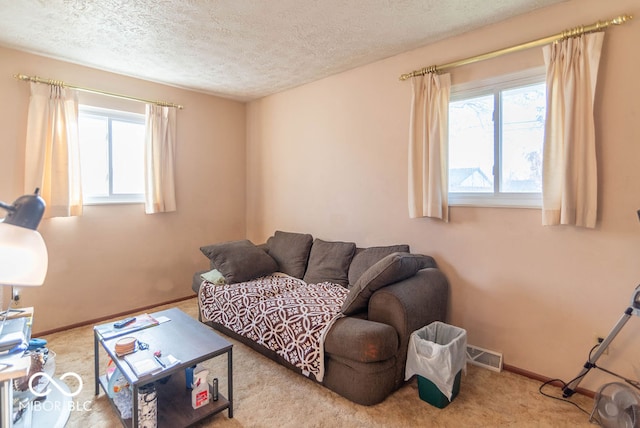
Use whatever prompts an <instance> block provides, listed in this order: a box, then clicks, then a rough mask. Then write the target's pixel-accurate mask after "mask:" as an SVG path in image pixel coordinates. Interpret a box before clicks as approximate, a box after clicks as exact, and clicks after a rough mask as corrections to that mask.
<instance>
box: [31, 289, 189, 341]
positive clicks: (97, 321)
mask: <svg viewBox="0 0 640 428" xmlns="http://www.w3.org/2000/svg"><path fill="white" fill-rule="evenodd" d="M194 297H196V295H195V294H192V295H190V296H185V297H179V298H177V299H173V300H169V301H166V302H160V303H154V304H153V305H148V306H142V307H139V308H136V309H131V310H128V311H125V312H118V313H117V314H112V315H107V316H104V317H100V318H94V319H91V320H87V321H82V322H79V323H76V324H70V325H66V326H62V327H57V328H54V329H51V330H44V331H37V332H35V333H32V334H31V336H32V337H36V336H45V335H47V334H52V333H58V332H60V331H64V330H71V329H72V328H77V327H84V326H86V325H96V324H100V323H101V322H102V321H104V320H108V319H111V318H120V317H124V316H126V315H130V314H134V313H138V312H140V311H146V310H147V309H151V308H155V307H157V306H162V305H170V304H172V303H178V302H183V301H185V300H189V299H193V298H194Z"/></svg>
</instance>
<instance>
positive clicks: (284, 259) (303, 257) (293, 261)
mask: <svg viewBox="0 0 640 428" xmlns="http://www.w3.org/2000/svg"><path fill="white" fill-rule="evenodd" d="M311 244H313V237H312V236H311V235H309V234H304V233H292V232H282V231H280V230H276V233H275V234H274V235H273V236H272V237H270V238H269V239H268V240H267V246H268V247H269V255H270V256H271V257H273V259H274V260H275V261H276V262H277V263H278V270H279V271H280V272H282V273H286V274H287V275H291V276H295V277H296V278H302V277H303V276H304V272H305V270H306V269H307V261H308V260H309V251H311Z"/></svg>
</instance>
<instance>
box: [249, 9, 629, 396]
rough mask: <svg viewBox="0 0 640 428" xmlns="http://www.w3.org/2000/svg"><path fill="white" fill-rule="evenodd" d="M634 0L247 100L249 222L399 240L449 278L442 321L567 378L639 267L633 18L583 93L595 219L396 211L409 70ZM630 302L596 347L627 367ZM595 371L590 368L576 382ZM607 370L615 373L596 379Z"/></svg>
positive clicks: (438, 46) (454, 41)
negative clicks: (547, 222) (606, 344)
mask: <svg viewBox="0 0 640 428" xmlns="http://www.w3.org/2000/svg"><path fill="white" fill-rule="evenodd" d="M637 6H638V3H637V0H610V1H607V2H603V1H600V0H573V1H569V2H567V3H563V4H560V5H557V6H554V7H550V8H547V9H543V10H539V11H537V12H535V13H531V14H529V15H526V16H522V17H519V18H516V19H512V20H509V21H507V22H503V23H501V24H498V25H494V26H491V27H487V28H484V29H481V30H478V31H474V32H472V33H468V34H465V35H462V36H459V37H455V38H451V39H448V40H445V41H442V42H438V43H434V44H433V45H430V46H426V47H424V48H421V49H418V50H415V51H412V52H409V53H406V54H403V55H399V56H396V57H393V58H389V59H387V60H384V61H380V62H376V63H374V64H370V65H368V66H364V67H360V68H357V69H355V70H351V71H348V72H345V73H342V74H339V75H336V76H333V77H330V78H327V79H324V80H321V81H318V82H315V83H312V84H308V85H304V86H301V87H298V88H296V89H293V90H290V91H286V92H283V93H280V94H276V95H273V96H270V97H267V98H264V99H261V100H258V101H254V102H252V103H250V104H249V107H248V111H247V117H248V126H247V141H248V143H247V155H248V161H247V180H248V190H247V216H248V217H247V232H248V237H249V238H250V239H252V240H254V242H261V241H262V240H264V239H265V238H266V237H268V236H269V235H270V234H272V233H273V231H274V230H276V229H280V230H288V231H303V232H309V233H312V234H313V235H314V236H315V237H319V238H324V239H328V240H332V239H333V240H349V241H354V242H356V243H358V244H359V245H361V246H367V245H385V244H393V243H409V244H410V245H411V248H412V249H413V250H414V251H416V252H421V253H426V254H430V255H433V256H434V257H435V258H436V260H437V261H438V262H439V264H440V266H441V267H442V269H443V270H444V271H445V273H446V274H447V276H448V278H449V280H450V282H451V296H450V297H451V298H450V302H451V303H450V311H449V321H450V322H451V323H453V324H456V325H459V326H462V327H464V328H466V329H467V331H468V341H469V343H471V344H474V345H477V346H481V347H484V348H488V349H492V350H496V351H500V352H503V353H504V358H505V363H506V364H509V365H512V366H516V367H519V368H522V369H526V370H529V371H531V372H534V373H539V374H542V375H546V376H549V377H560V378H562V379H565V380H569V379H571V378H572V377H573V376H574V375H576V374H577V372H578V370H579V369H580V368H581V366H582V364H583V363H584V361H585V360H586V358H587V352H588V350H589V349H590V347H591V346H592V344H593V343H594V340H595V335H596V334H600V335H606V334H607V333H608V332H609V330H610V328H611V327H612V326H613V325H614V323H615V322H616V321H617V320H618V318H619V317H620V316H621V315H622V312H623V310H624V309H625V308H626V307H627V305H628V303H629V299H630V297H631V293H632V291H633V289H634V287H635V286H636V285H637V284H638V282H639V281H640V263H639V262H638V260H639V257H640V223H638V219H637V217H636V210H637V209H638V208H640V168H638V162H639V161H640V117H638V111H639V110H640V109H639V105H640V104H639V101H638V100H640V79H638V72H637V70H638V69H640V54H639V53H638V52H639V51H638V49H636V48H635V46H636V45H637V43H638V41H639V40H640V22H634V21H632V22H631V23H628V24H626V25H624V26H621V27H615V28H612V29H610V31H608V32H607V35H606V38H605V43H604V48H603V50H604V51H603V56H602V61H601V67H600V79H599V82H598V93H597V100H596V103H597V104H596V112H595V116H596V123H597V138H598V157H599V164H598V167H599V199H600V201H599V221H598V225H597V228H596V229H595V230H586V229H579V228H574V227H543V226H541V214H540V210H535V209H507V208H503V209H489V208H462V207H453V208H452V209H451V215H450V220H451V221H450V223H448V224H445V223H442V222H440V221H434V220H430V219H417V220H411V219H409V218H408V214H407V135H408V117H409V103H410V86H411V84H410V83H409V82H399V81H398V76H399V75H400V74H402V73H405V72H408V71H411V70H413V69H416V68H420V67H422V66H427V65H431V64H434V63H435V64H442V63H446V62H449V61H453V60H457V59H461V58H465V57H468V56H473V55H476V54H479V53H484V52H488V51H491V50H494V49H499V48H503V47H506V46H510V45H513V44H517V43H521V42H525V41H529V40H533V39H537V38H540V37H544V36H547V35H550V34H555V33H558V32H560V31H562V30H563V29H566V28H570V27H573V26H576V25H579V24H590V23H593V22H595V21H597V20H599V19H608V18H613V17H614V16H617V15H619V14H622V13H634V12H636V13H637V12H638V10H637V9H638V8H637ZM542 64H543V59H542V54H541V51H540V50H539V49H535V50H531V51H527V52H522V53H518V54H512V55H510V56H505V57H502V58H500V59H496V60H491V61H487V62H484V63H479V64H475V65H470V66H466V67H463V68H459V69H456V70H454V71H453V73H452V81H453V83H454V84H456V83H460V82H464V81H468V80H473V79H479V78H483V77H488V76H492V75H499V74H504V73H507V72H512V71H516V70H520V69H524V68H529V67H532V66H539V65H542ZM639 329H640V321H639V320H638V319H637V318H636V317H634V318H633V319H631V321H630V322H629V324H628V325H627V327H626V328H625V329H624V330H623V332H622V333H621V334H620V336H618V338H617V339H616V341H615V342H614V343H613V345H612V346H611V352H610V353H609V355H608V356H606V357H603V358H602V359H601V360H600V363H602V364H603V365H604V366H609V367H611V368H613V369H616V370H618V371H620V372H621V373H623V374H626V375H629V376H633V377H637V376H636V375H635V373H634V370H633V366H634V364H635V365H636V366H637V367H638V368H639V369H640V362H638V361H637V355H638V351H640V347H639V346H638V344H637V343H636V342H637V341H634V340H633V338H634V337H637V335H638V332H639V331H640V330H639ZM603 379H605V378H604V377H602V376H600V375H596V374H590V375H589V377H587V379H586V381H585V382H583V383H582V384H581V386H583V387H587V388H590V389H596V388H597V385H599V384H600V383H602V382H601V381H602V380H603ZM606 379H609V380H612V378H606Z"/></svg>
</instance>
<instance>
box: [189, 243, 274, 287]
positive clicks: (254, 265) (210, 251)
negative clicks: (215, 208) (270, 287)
mask: <svg viewBox="0 0 640 428" xmlns="http://www.w3.org/2000/svg"><path fill="white" fill-rule="evenodd" d="M200 251H202V253H203V254H204V255H205V256H207V257H208V258H209V260H211V266H212V267H213V268H214V269H218V270H219V271H220V273H221V274H222V275H223V276H224V279H225V281H226V282H227V284H234V283H236V282H244V281H249V280H251V279H255V278H258V277H260V276H264V275H269V274H270V273H273V272H275V271H276V270H278V264H277V263H276V261H275V260H273V258H272V257H271V256H269V254H267V252H266V251H264V250H262V249H260V248H258V247H256V246H255V245H254V244H253V242H251V241H249V240H247V239H243V240H240V241H230V242H222V243H220V244H213V245H208V246H205V247H200Z"/></svg>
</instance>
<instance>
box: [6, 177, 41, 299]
mask: <svg viewBox="0 0 640 428" xmlns="http://www.w3.org/2000/svg"><path fill="white" fill-rule="evenodd" d="M38 193H39V189H36V191H35V193H34V194H33V195H24V196H21V197H19V198H18V199H16V200H15V201H14V202H13V204H11V205H8V204H5V203H4V202H0V208H3V209H5V210H6V211H7V216H6V217H5V218H4V220H2V221H0V285H10V286H18V287H29V286H39V285H42V283H43V282H44V278H45V276H46V274H47V266H48V255H47V247H46V246H45V244H44V240H43V239H42V236H41V235H40V234H39V233H38V232H37V231H36V229H37V228H38V225H39V224H40V220H41V219H42V215H43V214H44V207H45V203H44V200H43V199H42V198H41V197H40V196H38Z"/></svg>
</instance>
